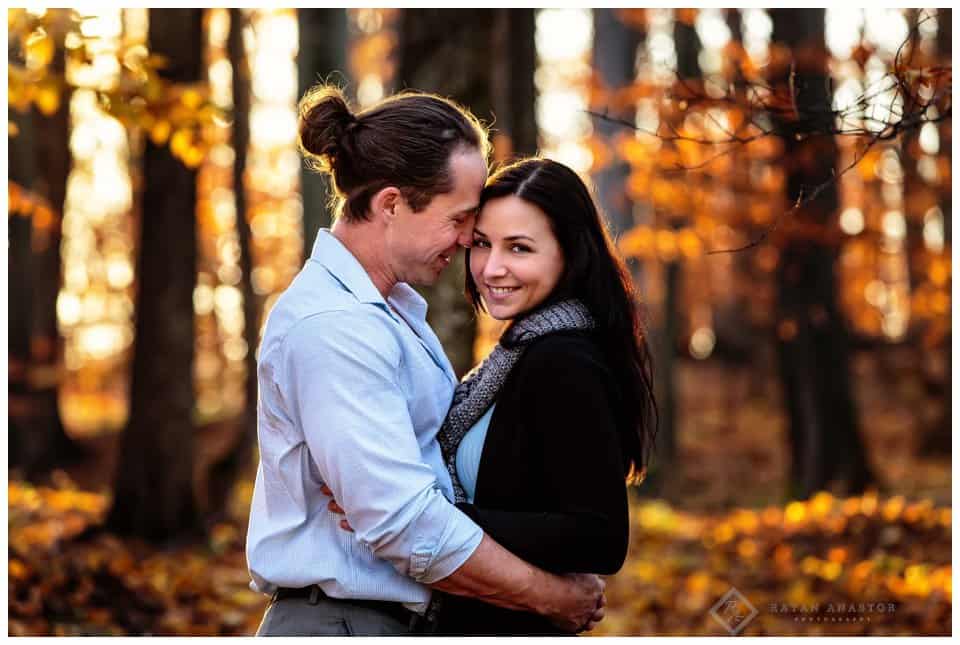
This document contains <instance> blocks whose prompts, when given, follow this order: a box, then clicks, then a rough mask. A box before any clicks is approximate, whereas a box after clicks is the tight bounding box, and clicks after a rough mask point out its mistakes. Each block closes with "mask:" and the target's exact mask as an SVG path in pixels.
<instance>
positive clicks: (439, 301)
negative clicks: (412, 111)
mask: <svg viewBox="0 0 960 645" xmlns="http://www.w3.org/2000/svg"><path fill="white" fill-rule="evenodd" d="M495 24H496V13H495V12H494V11H492V10H489V9H405V10H403V11H402V12H401V17H400V30H399V31H400V34H399V39H400V43H399V72H398V74H397V87H398V89H404V88H409V89H417V90H422V91H426V92H434V93H437V94H440V95H442V96H446V97H449V98H452V99H454V100H456V101H458V102H459V103H461V104H463V105H465V106H467V107H469V108H470V109H471V110H472V111H473V113H474V114H476V115H477V116H478V117H479V118H480V119H481V120H483V121H486V122H488V123H489V122H490V121H491V120H492V115H491V112H492V107H493V105H492V103H491V91H492V89H493V79H492V71H491V65H490V56H491V52H492V51H494V50H493V49H492V47H493V44H494V42H495V39H494V31H495V30H494V26H495ZM465 276H466V274H465V266H464V261H463V254H462V253H459V254H458V255H457V258H456V259H454V261H453V262H452V263H451V266H450V268H448V269H447V270H446V271H444V272H443V274H441V277H440V280H439V281H438V282H437V284H435V285H433V286H432V287H417V289H418V291H420V293H421V294H423V296H424V297H425V298H426V299H427V301H428V303H429V310H428V314H427V320H428V322H429V323H430V326H431V327H432V328H433V330H434V331H435V332H436V333H437V336H438V337H439V339H440V342H441V343H442V344H443V348H444V350H445V351H446V353H447V356H448V357H449V358H450V362H451V363H452V364H453V368H454V370H455V371H456V373H457V374H458V375H462V374H464V373H465V372H466V371H467V370H469V369H470V367H472V365H473V345H474V338H475V336H476V317H475V315H474V313H473V311H472V310H471V309H470V306H469V305H468V304H467V302H466V299H465V298H464V296H463V287H464V279H465Z"/></svg>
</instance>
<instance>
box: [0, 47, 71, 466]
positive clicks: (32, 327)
mask: <svg viewBox="0 0 960 645" xmlns="http://www.w3.org/2000/svg"><path fill="white" fill-rule="evenodd" d="M64 66H65V60H64V51H63V49H62V46H60V45H58V46H57V51H56V54H55V56H54V59H53V62H52V64H51V70H52V71H53V72H54V73H55V74H63V72H64ZM70 96H71V93H70V91H69V90H65V91H64V93H63V95H62V96H61V97H60V108H59V109H58V110H57V112H56V113H54V114H52V115H50V116H45V115H43V114H41V113H40V112H39V111H37V110H36V109H35V108H34V109H33V110H32V111H31V114H30V115H29V116H28V117H25V118H20V119H19V121H20V124H21V125H22V126H24V127H23V130H24V131H23V132H22V133H21V137H24V139H22V140H21V141H20V142H18V145H16V146H14V148H19V149H18V150H16V154H17V157H18V159H17V160H16V163H15V164H14V165H15V166H20V168H19V169H18V171H17V172H20V173H22V174H23V177H24V179H25V180H26V181H27V183H24V184H22V185H23V186H24V187H25V188H27V189H29V190H31V191H32V192H33V193H35V194H36V195H38V196H41V197H43V198H44V199H45V200H46V201H47V205H48V206H49V208H50V213H51V215H52V217H50V218H49V221H38V220H39V219H40V218H31V219H27V220H25V222H26V223H25V224H24V223H23V222H20V223H17V224H14V223H13V222H11V232H12V233H15V234H16V240H15V241H16V243H17V248H16V249H13V248H12V247H11V250H12V251H15V252H16V254H18V258H17V262H18V264H19V263H20V262H23V263H24V264H23V265H22V266H18V267H16V269H15V271H16V272H17V273H20V274H21V276H22V277H24V278H26V279H25V280H24V281H23V282H22V283H21V284H20V285H19V287H14V288H13V289H12V291H11V295H13V294H14V293H15V292H16V289H17V288H19V289H23V290H25V291H23V292H22V293H18V294H17V299H18V301H19V302H18V303H17V305H16V307H15V308H14V310H15V311H18V313H17V314H16V315H15V316H14V318H15V322H16V324H17V325H21V326H22V325H26V327H25V328H22V327H21V328H18V329H16V330H15V331H16V333H17V334H19V335H22V334H23V332H24V330H26V331H27V332H28V335H29V336H28V346H27V347H24V346H23V343H22V341H23V338H16V339H15V340H14V343H12V345H11V350H12V351H16V352H17V353H18V355H17V356H16V358H15V363H12V364H11V368H12V369H13V371H14V373H13V374H11V376H15V378H13V379H11V381H12V382H11V385H12V389H11V394H12V395H14V398H15V400H14V401H12V403H14V405H13V406H11V414H13V415H14V416H15V417H16V418H15V419H14V420H12V421H13V422H12V423H11V429H10V431H11V436H12V437H13V438H14V447H15V450H14V451H13V453H12V454H11V457H12V458H13V459H14V463H17V464H19V465H21V466H23V468H24V474H25V475H26V476H27V477H29V478H34V477H37V476H39V475H41V474H42V473H44V472H46V471H47V470H49V469H50V468H52V467H53V466H55V465H57V464H62V463H64V462H66V461H68V460H70V459H72V458H73V457H76V456H77V446H76V444H75V443H74V442H73V441H72V440H71V439H70V438H69V437H68V436H67V434H66V432H65V430H64V428H63V423H62V421H61V418H60V408H59V403H58V391H59V386H60V380H61V374H62V359H63V342H62V340H61V338H60V331H59V329H58V326H57V296H58V294H59V293H60V284H61V280H60V273H61V271H60V266H61V265H60V236H61V222H62V221H63V206H64V201H65V197H66V192H67V177H68V176H69V174H70V150H69V147H68V144H69V139H70V137H69V134H70ZM28 137H29V138H28ZM27 146H29V149H26V148H27ZM15 219H21V218H15ZM43 219H47V218H43ZM13 241H14V237H13V236H11V242H13ZM24 242H26V244H27V246H26V248H23V247H22V246H21V244H23V243H24ZM13 255H14V253H13V252H12V253H11V260H12V259H13ZM13 275H14V274H13V273H12V274H11V277H13ZM11 284H13V283H12V282H11ZM14 347H15V349H14ZM25 349H26V350H27V351H26V352H25V353H24V351H23V350H25ZM21 413H22V414H21Z"/></svg>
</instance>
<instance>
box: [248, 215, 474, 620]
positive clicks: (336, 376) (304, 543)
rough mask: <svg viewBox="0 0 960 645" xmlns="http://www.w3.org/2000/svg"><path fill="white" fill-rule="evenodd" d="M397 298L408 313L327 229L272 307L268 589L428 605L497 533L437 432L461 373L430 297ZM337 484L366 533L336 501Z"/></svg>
mask: <svg viewBox="0 0 960 645" xmlns="http://www.w3.org/2000/svg"><path fill="white" fill-rule="evenodd" d="M388 300H389V302H390V305H391V306H392V307H393V308H394V309H395V310H396V311H393V310H391V308H390V307H388V306H387V303H386V302H385V301H384V299H383V297H382V296H381V294H380V292H379V291H377V289H376V287H375V286H374V284H373V282H372V281H371V279H370V277H369V275H368V274H367V273H366V271H365V270H364V269H363V267H362V266H361V265H360V263H359V262H358V261H357V260H356V258H354V257H353V255H352V254H351V253H350V252H349V251H348V250H347V249H346V247H344V246H343V244H341V243H340V241H339V240H337V239H336V238H335V237H334V236H333V235H332V234H331V233H330V232H329V231H327V230H325V229H324V230H321V231H320V233H319V234H318V235H317V241H316V243H315V244H314V247H313V253H312V254H311V256H310V259H309V260H308V261H307V262H306V263H305V265H304V267H303V269H302V270H301V271H300V273H299V274H298V275H297V276H296V278H295V279H294V280H293V282H292V283H291V284H290V286H289V288H288V289H287V290H286V291H285V292H284V293H283V294H282V295H281V296H280V298H279V299H278V300H277V303H276V305H275V306H274V307H273V309H272V311H271V312H270V316H269V319H268V320H267V324H266V328H265V330H264V334H263V340H262V341H261V344H260V350H259V356H258V361H257V362H258V367H257V380H258V386H259V401H258V405H257V416H258V429H257V434H258V439H259V445H260V465H259V467H258V469H257V477H256V481H255V483H254V489H253V501H252V504H251V507H250V525H249V530H248V534H247V565H248V567H249V571H250V576H251V578H252V579H253V581H252V582H251V588H253V589H254V590H258V591H262V592H264V593H272V592H273V591H274V590H275V589H276V588H277V587H278V586H280V587H305V586H308V585H310V584H314V583H316V584H318V585H320V587H321V588H322V589H323V591H324V593H326V594H327V595H329V596H331V597H335V598H358V599H374V600H393V601H399V602H402V603H405V604H406V606H407V607H409V608H410V609H412V610H414V611H419V612H421V613H422V611H423V610H424V609H425V607H426V604H427V603H428V602H429V599H430V593H431V591H430V588H429V587H426V586H425V584H429V583H433V582H436V581H437V580H441V579H443V578H445V577H447V576H448V575H450V574H451V573H453V572H454V571H455V570H456V569H458V568H459V567H460V565H462V564H463V563H464V562H465V561H466V560H467V559H468V558H469V557H470V556H471V555H472V554H473V552H474V550H475V549H476V548H477V546H478V545H479V544H480V540H481V539H482V537H483V531H482V530H481V529H480V528H479V527H478V526H477V525H476V524H474V523H473V522H472V521H471V520H470V519H469V518H468V517H467V516H466V515H464V514H463V513H462V512H461V511H459V510H458V509H457V508H456V507H455V506H453V505H452V504H451V503H450V502H449V501H448V500H449V499H453V489H452V485H451V483H450V476H449V474H448V473H447V470H446V468H445V467H444V462H443V458H442V455H441V452H440V445H439V444H438V442H437V440H436V434H437V431H438V430H439V428H440V424H441V423H442V422H443V419H444V416H445V415H446V413H447V408H448V407H449V404H450V401H451V399H452V398H453V389H454V387H455V385H456V375H455V374H454V372H453V369H452V367H451V366H450V362H449V361H448V360H447V358H446V356H445V355H444V353H443V348H442V347H441V345H440V342H439V340H438V339H437V337H436V335H435V334H434V333H433V331H432V330H431V329H430V327H429V326H428V325H427V322H426V309H427V305H426V302H425V301H424V300H423V298H421V297H420V296H419V294H417V293H416V292H415V291H414V290H413V289H412V288H410V287H409V286H408V285H406V284H403V283H400V284H398V285H397V286H396V287H395V288H394V289H393V291H392V292H391V293H390V296H389V298H388ZM398 312H399V315H398ZM401 317H402V320H401ZM323 483H326V484H327V485H328V486H329V487H330V489H331V490H332V491H333V493H334V497H335V498H336V500H337V502H338V503H339V504H340V506H341V507H343V509H344V511H345V512H346V517H347V520H348V521H349V522H350V525H351V526H352V527H353V528H354V530H355V532H354V533H350V532H348V531H345V530H343V529H341V528H340V526H339V522H340V520H341V519H343V517H342V516H340V515H337V514H335V513H333V512H331V511H329V510H328V509H327V503H328V502H329V501H330V498H329V497H327V496H326V495H324V494H323V493H321V492H320V485H321V484H323Z"/></svg>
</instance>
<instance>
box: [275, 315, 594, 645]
mask: <svg viewBox="0 0 960 645" xmlns="http://www.w3.org/2000/svg"><path fill="white" fill-rule="evenodd" d="M388 324H389V323H388V322H384V321H382V320H378V318H377V317H376V316H369V315H367V316H357V315H350V314H349V313H348V312H329V313H326V314H320V315H316V316H313V317H311V318H307V319H305V320H303V321H301V322H300V323H298V324H297V325H296V326H295V327H294V328H293V329H291V330H290V331H289V333H288V336H287V338H286V339H285V342H284V351H283V356H282V359H281V365H282V367H281V369H283V370H284V380H285V382H286V383H287V384H288V387H287V388H285V391H284V392H283V393H282V394H283V395H284V397H285V398H286V399H287V400H286V404H287V409H288V410H289V411H290V413H291V414H293V415H296V417H297V419H296V420H297V421H298V422H299V425H300V427H302V428H303V431H304V437H305V439H306V443H307V445H308V447H309V452H310V455H311V457H312V459H313V461H314V463H315V465H316V468H317V470H318V471H319V473H320V475H321V477H322V479H323V483H325V484H326V485H327V486H328V487H329V489H330V490H331V492H332V493H333V495H334V497H335V498H336V500H337V502H338V503H339V505H340V506H341V507H342V508H343V510H344V512H345V514H346V518H347V520H348V521H349V523H350V525H351V526H352V527H353V529H354V530H355V532H356V536H355V537H356V539H357V540H358V541H359V542H361V543H363V544H366V545H367V546H369V547H370V549H371V551H372V552H373V553H374V554H375V555H376V556H377V557H378V558H381V559H383V560H385V561H387V562H389V563H390V564H391V565H392V566H393V567H394V568H395V569H396V570H397V571H398V572H399V573H400V574H402V575H405V576H408V577H410V578H412V579H414V580H416V581H418V582H421V583H423V584H428V585H431V586H434V587H436V588H438V589H441V590H443V591H447V592H450V593H454V594H459V595H467V596H472V597H477V598H480V599H482V600H484V601H486V602H489V603H491V604H495V605H498V606H501V607H507V608H511V609H522V610H526V611H532V612H536V613H539V614H541V615H544V616H546V617H548V618H550V619H551V620H552V621H553V622H555V623H556V624H557V625H558V626H560V627H563V628H565V629H568V630H570V631H573V630H576V629H577V628H580V627H582V626H584V625H586V624H587V623H588V621H589V619H590V618H591V616H594V610H595V609H596V608H597V606H598V605H599V604H600V599H601V595H602V582H601V581H599V580H598V579H597V578H596V577H594V576H586V575H583V576H575V577H567V576H557V575H554V574H551V573H548V572H546V571H543V570H541V569H538V568H537V567H534V566H532V565H530V564H528V563H527V562H524V561H523V560H521V559H520V558H518V557H516V556H514V555H513V554H511V553H510V552H509V551H507V550H506V549H504V548H503V547H502V546H500V545H498V544H497V543H496V542H495V541H494V540H493V539H491V538H490V537H489V536H486V535H484V533H483V532H482V530H481V529H480V528H479V527H477V525H476V524H474V523H473V522H472V521H471V520H470V519H469V518H468V517H467V516H466V515H464V514H463V513H462V512H461V511H460V510H458V509H457V508H455V507H454V506H452V505H451V504H450V503H449V502H447V500H446V498H445V497H444V496H443V494H442V492H441V490H440V486H439V484H438V483H437V481H436V475H435V473H434V472H433V470H432V469H431V468H430V467H429V466H428V465H427V464H426V463H424V462H423V458H422V455H421V451H420V446H419V444H418V441H417V436H416V433H415V431H414V428H413V425H412V421H411V418H410V413H409V411H408V402H407V398H406V396H405V394H404V392H403V391H402V389H401V387H400V385H399V383H398V380H397V369H398V365H399V364H400V358H401V357H400V353H399V352H400V350H399V348H398V347H396V346H395V345H394V344H392V343H390V342H382V340H380V341H378V339H384V337H386V338H388V339H389V334H390V331H389V328H388V327H385V326H386V325H388ZM294 493H295V491H294Z"/></svg>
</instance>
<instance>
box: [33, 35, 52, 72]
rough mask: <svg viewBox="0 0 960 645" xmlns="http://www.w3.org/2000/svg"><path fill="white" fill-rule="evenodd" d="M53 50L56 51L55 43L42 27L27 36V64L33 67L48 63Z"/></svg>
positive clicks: (44, 65)
mask: <svg viewBox="0 0 960 645" xmlns="http://www.w3.org/2000/svg"><path fill="white" fill-rule="evenodd" d="M54 51H56V45H55V44H54V42H53V38H51V37H50V35H49V34H47V32H45V31H44V30H42V29H38V30H37V31H35V32H33V33H32V34H30V37H29V38H27V61H28V62H27V64H28V65H29V66H30V67H31V68H33V69H37V68H39V67H46V66H47V65H49V64H50V62H51V61H52V60H53V54H54Z"/></svg>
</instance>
